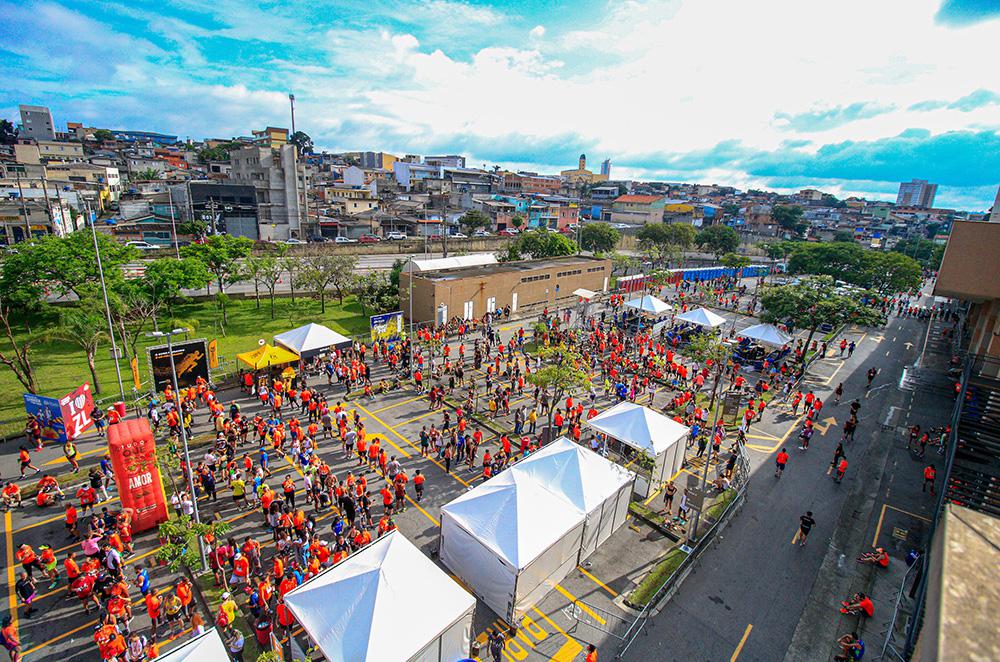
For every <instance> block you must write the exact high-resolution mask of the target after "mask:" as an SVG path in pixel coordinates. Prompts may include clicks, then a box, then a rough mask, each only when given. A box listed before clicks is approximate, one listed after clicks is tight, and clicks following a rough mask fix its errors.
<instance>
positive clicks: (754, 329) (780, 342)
mask: <svg viewBox="0 0 1000 662" xmlns="http://www.w3.org/2000/svg"><path fill="white" fill-rule="evenodd" d="M736 335H738V336H742V337H743V338H750V339H751V340H756V341H757V342H759V343H762V344H764V345H771V346H773V347H783V346H785V345H787V344H788V343H790V342H791V341H792V337H791V336H790V335H788V334H787V333H785V332H784V331H782V330H781V329H779V328H778V327H776V326H774V325H773V324H754V325H753V326H748V327H747V328H745V329H743V330H742V331H738V332H737V333H736Z"/></svg>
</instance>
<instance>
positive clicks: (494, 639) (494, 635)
mask: <svg viewBox="0 0 1000 662" xmlns="http://www.w3.org/2000/svg"><path fill="white" fill-rule="evenodd" d="M504 643H505V642H504V636H503V634H502V633H500V632H499V631H497V630H490V633H489V639H488V640H487V647H488V648H489V651H490V655H491V656H492V657H493V661H494V662H502V660H503V647H504Z"/></svg>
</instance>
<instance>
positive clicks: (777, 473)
mask: <svg viewBox="0 0 1000 662" xmlns="http://www.w3.org/2000/svg"><path fill="white" fill-rule="evenodd" d="M786 464H788V452H787V451H786V450H785V449H784V448H782V449H781V450H780V451H778V455H777V456H776V457H775V458H774V477H775V478H781V475H782V474H783V473H785V465H786Z"/></svg>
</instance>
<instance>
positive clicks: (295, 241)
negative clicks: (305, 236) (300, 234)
mask: <svg viewBox="0 0 1000 662" xmlns="http://www.w3.org/2000/svg"><path fill="white" fill-rule="evenodd" d="M281 243H283V244H287V245H289V246H305V245H306V242H304V241H302V240H301V239H296V238H295V237H292V238H291V239H285V240H284V241H283V242H281Z"/></svg>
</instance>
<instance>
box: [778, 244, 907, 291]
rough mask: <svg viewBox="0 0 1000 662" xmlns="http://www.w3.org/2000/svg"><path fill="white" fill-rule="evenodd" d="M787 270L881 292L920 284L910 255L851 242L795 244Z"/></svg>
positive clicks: (905, 288) (904, 288)
mask: <svg viewBox="0 0 1000 662" xmlns="http://www.w3.org/2000/svg"><path fill="white" fill-rule="evenodd" d="M890 256H892V257H890ZM788 271H789V273H794V274H812V275H825V276H831V277H832V278H835V279H837V280H842V281H844V282H845V283H850V284H851V285H856V286H858V287H861V288H864V289H874V290H877V291H879V292H882V293H888V292H896V291H900V290H908V289H911V288H913V287H916V286H917V285H919V284H920V264H919V263H918V262H916V261H915V260H913V259H912V258H910V257H908V256H905V255H902V254H900V253H882V252H880V251H874V250H868V249H865V248H862V247H861V245H859V244H858V243H857V242H854V241H852V242H850V243H844V242H822V243H806V242H800V243H796V244H795V248H794V249H793V250H792V253H791V255H789V257H788Z"/></svg>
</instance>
